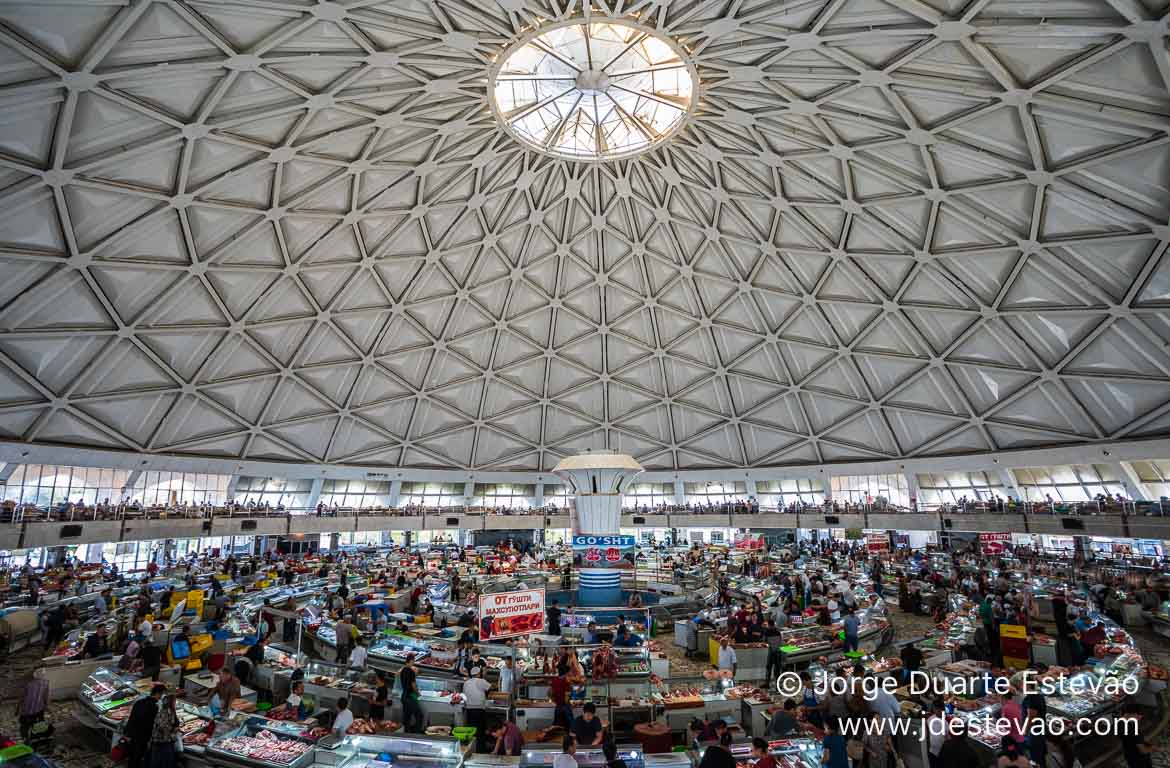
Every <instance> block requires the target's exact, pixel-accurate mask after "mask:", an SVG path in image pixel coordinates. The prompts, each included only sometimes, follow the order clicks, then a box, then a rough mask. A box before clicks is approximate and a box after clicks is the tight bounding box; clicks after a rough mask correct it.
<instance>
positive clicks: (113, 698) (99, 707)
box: [74, 668, 153, 743]
mask: <svg viewBox="0 0 1170 768" xmlns="http://www.w3.org/2000/svg"><path fill="white" fill-rule="evenodd" d="M152 685H153V682H152V681H151V680H149V679H147V680H136V679H135V678H134V677H133V676H131V675H125V674H122V673H121V672H119V671H117V670H115V669H104V668H103V669H97V670H95V671H94V672H93V674H91V675H90V676H89V677H87V678H86V680H85V682H83V683H82V684H81V688H80V690H79V691H78V694H77V706H76V707H75V709H74V711H75V713H76V714H77V719H78V720H79V721H80V722H81V723H83V724H84V725H87V726H89V727H90V728H93V729H95V730H99V731H104V732H105V733H107V734H108V735H109V737H110V739H111V743H113V742H114V741H116V740H117V735H118V734H119V733H121V732H122V726H123V725H124V724H125V722H126V719H127V718H128V717H130V709H131V707H133V706H134V702H136V701H138V700H139V699H140V698H142V697H143V696H145V695H147V694H148V693H149V692H150V688H151V686H152Z"/></svg>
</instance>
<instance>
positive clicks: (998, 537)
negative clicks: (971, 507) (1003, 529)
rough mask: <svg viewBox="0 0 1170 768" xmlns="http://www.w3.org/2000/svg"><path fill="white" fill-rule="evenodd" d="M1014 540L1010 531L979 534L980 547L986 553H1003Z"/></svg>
mask: <svg viewBox="0 0 1170 768" xmlns="http://www.w3.org/2000/svg"><path fill="white" fill-rule="evenodd" d="M1011 541H1012V535H1011V534H1010V533H981V534H979V549H980V550H981V551H982V552H983V554H985V555H1002V554H1003V552H1004V550H1005V549H1007V545H1008V544H1010V543H1011Z"/></svg>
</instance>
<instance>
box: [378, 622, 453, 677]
mask: <svg viewBox="0 0 1170 768" xmlns="http://www.w3.org/2000/svg"><path fill="white" fill-rule="evenodd" d="M408 656H410V657H412V658H413V659H414V662H415V664H416V665H417V666H418V667H419V669H420V671H427V672H432V673H435V674H451V673H453V672H454V671H455V659H456V648H455V646H454V645H452V644H450V643H446V642H443V641H440V640H437V639H429V640H424V639H422V638H417V637H411V636H410V635H404V634H402V633H399V632H393V631H391V632H390V633H387V634H383V635H381V636H380V637H378V638H377V639H375V640H374V641H373V643H372V644H371V645H370V648H369V661H370V665H371V666H373V667H376V668H379V669H387V670H392V671H393V670H396V669H398V667H400V666H401V665H402V664H405V663H406V658H407V657H408Z"/></svg>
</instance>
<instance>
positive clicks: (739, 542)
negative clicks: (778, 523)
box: [735, 533, 764, 549]
mask: <svg viewBox="0 0 1170 768" xmlns="http://www.w3.org/2000/svg"><path fill="white" fill-rule="evenodd" d="M735 548H736V549H763V548H764V537H763V535H762V534H761V535H759V536H757V535H755V534H751V533H737V534H735Z"/></svg>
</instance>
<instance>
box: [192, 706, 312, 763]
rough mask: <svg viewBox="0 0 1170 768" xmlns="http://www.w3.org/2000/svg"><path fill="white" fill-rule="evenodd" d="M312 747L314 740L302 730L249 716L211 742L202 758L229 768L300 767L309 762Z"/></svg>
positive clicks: (310, 760)
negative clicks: (242, 767) (243, 767)
mask: <svg viewBox="0 0 1170 768" xmlns="http://www.w3.org/2000/svg"><path fill="white" fill-rule="evenodd" d="M313 745H314V739H313V738H311V737H310V736H309V735H307V732H306V731H304V730H303V729H302V727H297V726H293V725H292V724H284V723H278V722H275V721H273V720H266V719H265V718H262V717H249V718H248V719H246V720H245V721H244V722H243V723H242V724H241V725H240V726H239V727H237V728H233V729H231V730H229V731H227V732H226V733H224V734H222V735H220V736H217V737H215V738H214V739H212V740H211V743H210V744H208V746H207V748H206V750H204V757H205V759H207V760H208V761H210V762H213V763H216V764H218V765H225V766H230V767H231V768H235V767H236V766H241V765H242V766H247V768H257V767H258V766H259V767H262V768H304V766H307V765H309V764H311V763H312V762H313V752H314V746H313Z"/></svg>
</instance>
